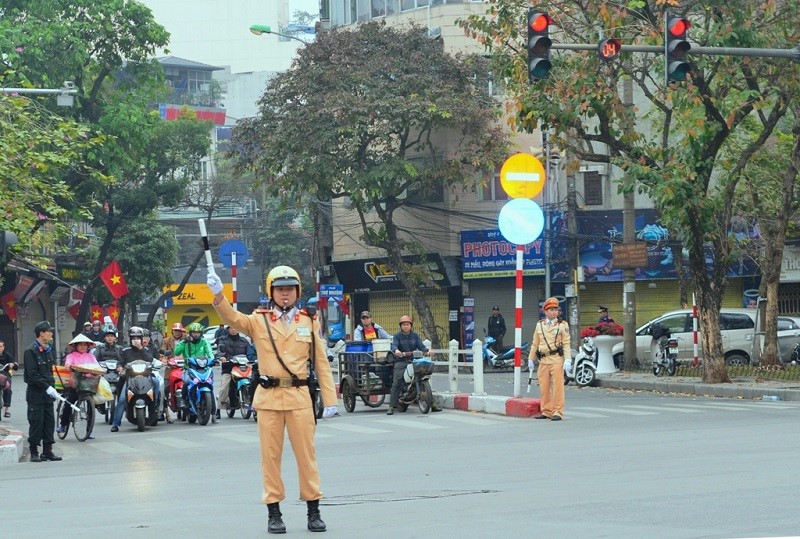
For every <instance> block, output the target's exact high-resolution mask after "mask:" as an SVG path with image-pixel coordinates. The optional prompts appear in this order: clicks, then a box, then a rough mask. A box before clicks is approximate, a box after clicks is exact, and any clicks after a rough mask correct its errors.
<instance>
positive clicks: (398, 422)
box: [378, 419, 448, 430]
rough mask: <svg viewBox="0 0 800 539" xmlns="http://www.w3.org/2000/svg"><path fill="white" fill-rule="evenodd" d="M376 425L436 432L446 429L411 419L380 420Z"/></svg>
mask: <svg viewBox="0 0 800 539" xmlns="http://www.w3.org/2000/svg"><path fill="white" fill-rule="evenodd" d="M378 423H386V424H387V425H393V426H395V427H407V428H410V429H419V430H437V429H446V428H448V427H445V426H443V425H431V424H430V423H426V422H425V421H424V420H420V421H414V420H411V419H381V420H380V421H378Z"/></svg>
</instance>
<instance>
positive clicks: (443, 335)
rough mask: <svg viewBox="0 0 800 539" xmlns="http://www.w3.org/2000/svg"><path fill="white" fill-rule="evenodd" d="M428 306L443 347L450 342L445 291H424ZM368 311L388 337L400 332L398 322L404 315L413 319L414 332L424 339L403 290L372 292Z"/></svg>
mask: <svg viewBox="0 0 800 539" xmlns="http://www.w3.org/2000/svg"><path fill="white" fill-rule="evenodd" d="M423 294H425V298H426V299H427V300H428V305H429V306H430V308H431V312H432V313H433V319H434V320H435V322H436V327H437V332H438V333H439V339H440V340H441V342H442V344H443V345H446V343H447V342H448V341H449V340H450V337H449V330H448V327H449V321H448V315H449V310H448V308H447V289H444V288H442V289H438V290H437V289H426V290H424V291H423ZM369 310H370V312H371V313H372V319H373V320H374V321H375V322H377V323H378V324H380V325H381V326H383V328H384V329H385V330H386V331H388V332H389V334H390V335H394V334H395V333H397V332H398V331H399V330H400V327H399V326H398V320H400V317H401V316H403V315H404V314H410V315H411V316H412V317H414V330H415V331H417V332H418V333H419V334H420V336H422V337H423V338H424V335H423V332H422V331H421V329H420V327H419V314H418V313H417V312H416V311H415V310H414V308H413V307H412V306H411V300H410V299H409V296H408V292H406V291H405V290H391V291H385V292H372V293H370V295H369Z"/></svg>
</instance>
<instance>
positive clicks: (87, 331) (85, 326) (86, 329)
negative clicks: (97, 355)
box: [83, 320, 92, 339]
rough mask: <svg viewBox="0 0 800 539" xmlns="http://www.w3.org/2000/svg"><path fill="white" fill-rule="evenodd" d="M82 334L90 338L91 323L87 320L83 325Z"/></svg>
mask: <svg viewBox="0 0 800 539" xmlns="http://www.w3.org/2000/svg"><path fill="white" fill-rule="evenodd" d="M83 334H84V335H86V336H87V337H89V338H90V339H91V338H92V323H91V322H89V321H88V320H87V321H86V322H84V323H83Z"/></svg>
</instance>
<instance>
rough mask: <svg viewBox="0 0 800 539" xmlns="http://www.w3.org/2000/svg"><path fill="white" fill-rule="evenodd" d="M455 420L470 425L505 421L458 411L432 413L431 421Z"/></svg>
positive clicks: (499, 423)
mask: <svg viewBox="0 0 800 539" xmlns="http://www.w3.org/2000/svg"><path fill="white" fill-rule="evenodd" d="M438 420H443V421H455V422H456V423H467V424H468V425H501V424H503V423H504V421H495V420H493V419H484V418H482V417H476V416H474V415H467V414H464V413H458V412H451V413H448V412H442V413H436V414H433V415H431V421H438Z"/></svg>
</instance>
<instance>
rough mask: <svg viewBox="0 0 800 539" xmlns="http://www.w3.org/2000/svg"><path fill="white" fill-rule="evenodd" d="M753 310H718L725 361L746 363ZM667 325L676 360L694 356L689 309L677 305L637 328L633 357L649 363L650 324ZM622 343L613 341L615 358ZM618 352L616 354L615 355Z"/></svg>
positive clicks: (619, 358)
mask: <svg viewBox="0 0 800 539" xmlns="http://www.w3.org/2000/svg"><path fill="white" fill-rule="evenodd" d="M756 313H757V311H756V310H754V309H738V308H727V307H725V308H723V309H722V310H721V311H720V334H721V336H722V352H723V354H724V356H725V363H727V364H728V365H747V364H749V363H750V354H751V353H752V350H753V334H754V332H755V322H756ZM655 323H659V324H663V325H665V326H667V327H668V328H669V330H670V332H671V334H672V337H673V338H675V339H677V341H678V362H679V363H688V362H690V361H692V359H693V358H694V337H693V333H692V310H691V309H680V310H677V311H670V312H668V313H665V314H663V315H661V316H659V317H658V318H655V319H654V320H651V321H649V322H647V323H646V324H645V325H643V326H641V327H640V328H639V329H637V330H636V357H638V358H639V362H640V363H644V364H647V363H650V361H651V359H650V342H651V341H652V337H650V335H649V333H648V330H649V329H650V326H651V325H652V324H655ZM697 340H698V348H699V350H698V354H699V357H700V359H701V360H702V358H703V341H702V334H701V333H700V332H699V326H698V334H697ZM623 352H624V346H623V343H619V344H617V345H615V346H614V347H613V348H612V349H611V354H612V355H613V356H614V359H615V361H621V360H622V354H623ZM618 356H619V357H618Z"/></svg>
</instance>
